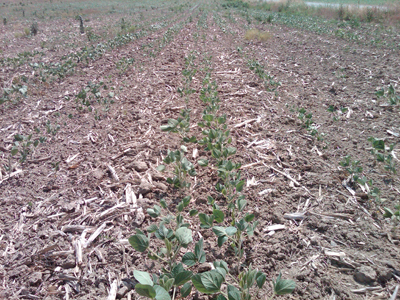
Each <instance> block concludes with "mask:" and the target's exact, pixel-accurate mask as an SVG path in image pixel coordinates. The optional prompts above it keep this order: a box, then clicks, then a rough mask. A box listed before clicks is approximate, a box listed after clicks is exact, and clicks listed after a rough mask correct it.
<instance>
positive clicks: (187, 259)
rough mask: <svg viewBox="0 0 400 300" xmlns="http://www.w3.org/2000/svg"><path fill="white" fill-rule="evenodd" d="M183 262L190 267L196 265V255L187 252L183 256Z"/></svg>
mask: <svg viewBox="0 0 400 300" xmlns="http://www.w3.org/2000/svg"><path fill="white" fill-rule="evenodd" d="M182 263H184V264H185V265H187V266H189V267H192V266H194V265H195V264H196V255H195V254H194V253H192V252H186V253H185V255H183V256H182Z"/></svg>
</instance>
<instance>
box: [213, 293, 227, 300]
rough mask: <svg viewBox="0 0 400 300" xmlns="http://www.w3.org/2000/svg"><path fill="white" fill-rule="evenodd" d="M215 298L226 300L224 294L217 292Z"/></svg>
mask: <svg viewBox="0 0 400 300" xmlns="http://www.w3.org/2000/svg"><path fill="white" fill-rule="evenodd" d="M215 300H226V298H225V296H224V295H221V294H219V295H218V296H217V298H215Z"/></svg>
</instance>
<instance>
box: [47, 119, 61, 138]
mask: <svg viewBox="0 0 400 300" xmlns="http://www.w3.org/2000/svg"><path fill="white" fill-rule="evenodd" d="M60 128H61V127H60V125H58V124H57V125H55V126H53V125H51V123H50V121H47V123H46V129H47V133H48V134H51V135H56V134H57V132H58V131H59V130H60Z"/></svg>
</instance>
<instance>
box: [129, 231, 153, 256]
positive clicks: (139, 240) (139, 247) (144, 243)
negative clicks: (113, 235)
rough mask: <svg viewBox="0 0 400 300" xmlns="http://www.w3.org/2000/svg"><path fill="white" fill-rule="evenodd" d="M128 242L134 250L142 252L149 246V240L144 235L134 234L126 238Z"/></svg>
mask: <svg viewBox="0 0 400 300" xmlns="http://www.w3.org/2000/svg"><path fill="white" fill-rule="evenodd" d="M128 241H129V243H130V244H131V245H132V247H133V248H135V250H136V251H139V252H144V251H146V249H147V247H149V240H148V239H147V237H146V236H145V235H142V234H135V235H133V236H131V237H130V238H129V239H128Z"/></svg>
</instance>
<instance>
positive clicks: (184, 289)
mask: <svg viewBox="0 0 400 300" xmlns="http://www.w3.org/2000/svg"><path fill="white" fill-rule="evenodd" d="M191 291H192V284H191V283H190V282H186V283H185V284H184V285H183V286H182V288H181V296H182V298H185V297H187V296H189V294H190V292H191Z"/></svg>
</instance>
